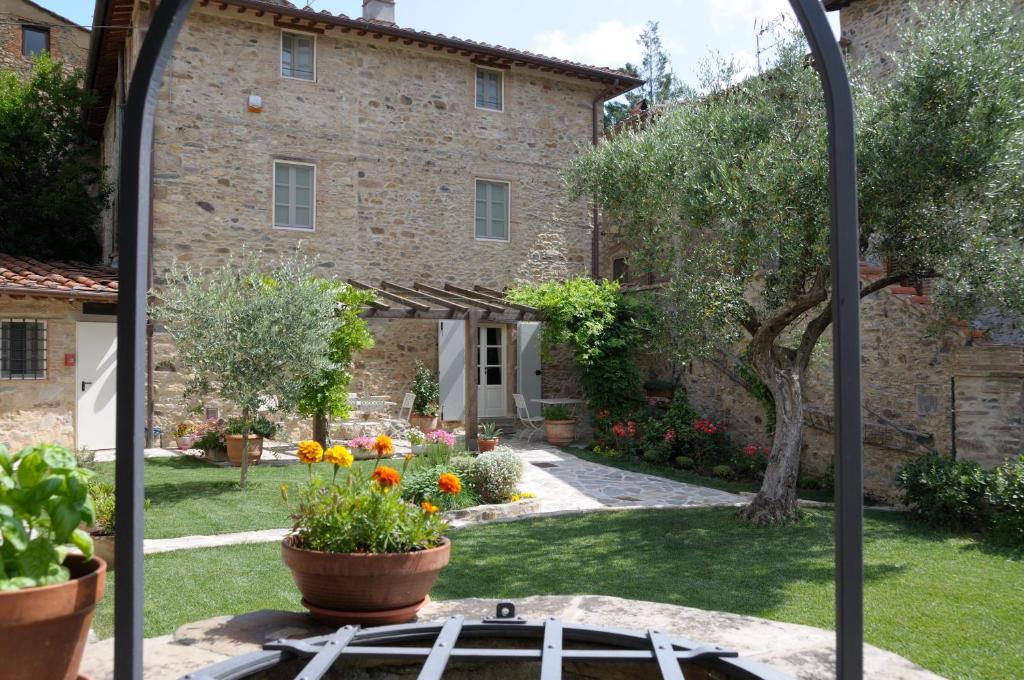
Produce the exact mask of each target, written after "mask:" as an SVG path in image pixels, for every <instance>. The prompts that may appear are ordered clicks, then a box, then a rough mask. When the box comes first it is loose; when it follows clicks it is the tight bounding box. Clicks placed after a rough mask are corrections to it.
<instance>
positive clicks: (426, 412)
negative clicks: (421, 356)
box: [409, 361, 441, 434]
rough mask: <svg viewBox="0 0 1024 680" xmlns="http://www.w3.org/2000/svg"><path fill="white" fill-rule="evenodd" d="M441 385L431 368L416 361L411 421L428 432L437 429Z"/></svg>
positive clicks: (422, 430)
mask: <svg viewBox="0 0 1024 680" xmlns="http://www.w3.org/2000/svg"><path fill="white" fill-rule="evenodd" d="M440 390H441V388H440V386H439V385H438V382H437V380H436V379H435V378H434V374H433V373H432V372H431V371H430V369H429V368H427V367H426V366H424V365H423V364H422V363H420V362H418V361H417V362H416V375H415V376H414V377H413V381H412V390H411V392H412V393H413V395H415V397H416V398H415V399H414V400H413V404H412V413H411V414H410V415H409V422H410V423H411V424H412V425H413V427H418V428H419V429H420V431H421V432H423V433H424V434H426V433H427V432H432V431H434V430H436V429H437V409H438V400H439V399H440Z"/></svg>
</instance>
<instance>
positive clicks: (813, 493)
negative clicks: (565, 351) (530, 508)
mask: <svg viewBox="0 0 1024 680" xmlns="http://www.w3.org/2000/svg"><path fill="white" fill-rule="evenodd" d="M562 451H563V452H565V453H568V454H569V455H572V456H576V457H577V458H582V459H583V460H589V461H590V462H592V463H600V464H601V465H607V466H608V467H613V468H619V469H620V470H629V471H630V472H642V473H644V474H647V475H653V476H655V477H664V478H665V479H672V480H675V481H677V482H686V483H687V484H696V485H698V486H706V487H709V488H712V489H720V490H722V491H731V492H733V493H739V492H740V491H750V492H751V493H756V492H757V491H758V490H759V489H760V488H761V483H760V482H738V481H734V480H731V479H720V478H718V477H705V476H704V475H699V474H697V473H696V472H690V471H689V470H681V469H679V468H673V467H668V466H667V465H653V464H651V463H648V462H646V461H642V460H638V459H636V458H632V457H630V456H617V457H614V458H613V457H611V456H604V455H601V454H597V453H594V452H593V451H590V450H588V449H581V448H577V447H575V446H570V447H562ZM797 496H799V497H800V498H804V499H807V500H812V501H828V502H831V501H832V492H831V491H828V490H824V489H797Z"/></svg>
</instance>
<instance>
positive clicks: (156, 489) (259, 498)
mask: <svg viewBox="0 0 1024 680" xmlns="http://www.w3.org/2000/svg"><path fill="white" fill-rule="evenodd" d="M356 464H357V465H369V466H371V467H372V466H373V463H372V462H366V461H363V462H360V463H356ZM96 473H97V476H98V477H99V478H100V479H103V480H107V481H109V482H111V483H113V481H114V464H113V463H99V464H97V465H96ZM308 475H309V472H308V470H307V469H306V466H305V465H281V466H270V465H256V466H253V467H250V468H249V488H248V490H246V491H242V490H241V489H240V488H239V487H238V477H239V471H238V468H228V467H220V466H218V465H213V464H211V463H208V462H206V461H203V460H197V459H194V458H186V457H175V458H147V459H146V465H145V478H146V498H147V499H148V500H149V502H150V506H149V509H148V510H146V538H174V537H177V536H192V535H196V534H223V533H230V532H234V531H250V530H253V529H274V528H282V527H287V526H290V524H291V522H290V521H289V519H288V515H289V512H288V506H287V505H286V504H285V502H284V500H283V499H282V498H281V484H288V485H289V486H290V487H293V488H295V487H297V486H299V485H301V484H302V483H303V482H305V481H306V480H307V478H308Z"/></svg>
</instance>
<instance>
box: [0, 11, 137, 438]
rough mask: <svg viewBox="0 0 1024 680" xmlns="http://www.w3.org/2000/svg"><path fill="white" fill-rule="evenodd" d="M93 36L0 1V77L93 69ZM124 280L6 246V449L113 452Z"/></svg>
mask: <svg viewBox="0 0 1024 680" xmlns="http://www.w3.org/2000/svg"><path fill="white" fill-rule="evenodd" d="M88 47H89V31H88V30H86V29H85V28H83V27H80V26H76V25H74V23H73V22H72V21H71V20H70V19H67V18H65V17H62V16H60V15H59V14H56V13H54V12H51V11H50V10H48V9H46V8H44V7H41V6H40V5H38V4H36V3H34V2H30V1H29V0H0V69H8V70H13V71H14V72H15V73H17V74H18V75H19V76H21V77H23V78H24V77H28V75H29V73H30V72H31V69H32V58H33V57H34V56H35V55H36V54H37V53H40V52H49V53H50V54H51V56H52V57H53V58H54V59H55V60H57V61H59V62H61V63H62V64H63V65H64V67H65V69H66V70H68V71H71V70H72V69H84V67H85V60H86V54H87V52H88ZM116 281H117V273H116V271H115V270H113V269H111V268H109V267H102V266H92V265H85V264H82V263H80V262H70V263H69V262H38V261H36V260H34V259H32V258H29V257H24V256H22V255H21V253H20V252H19V249H18V244H17V243H0V444H5V445H7V446H9V447H12V448H20V447H22V446H25V445H27V444H31V443H34V442H41V441H51V442H56V443H59V444H64V445H67V446H82V447H89V448H109V447H112V446H113V411H112V409H113V401H112V398H111V397H112V395H113V389H114V373H113V370H112V365H111V363H110V360H111V359H112V352H113V337H114V329H115V328H116V324H115V323H112V322H113V321H114V317H113V313H114V311H115V305H114V304H113V303H114V302H116V300H117V283H116Z"/></svg>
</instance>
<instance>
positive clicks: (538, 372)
mask: <svg viewBox="0 0 1024 680" xmlns="http://www.w3.org/2000/svg"><path fill="white" fill-rule="evenodd" d="M533 374H534V375H540V374H541V370H540V369H539V368H538V369H537V370H536V371H534V372H533Z"/></svg>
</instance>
